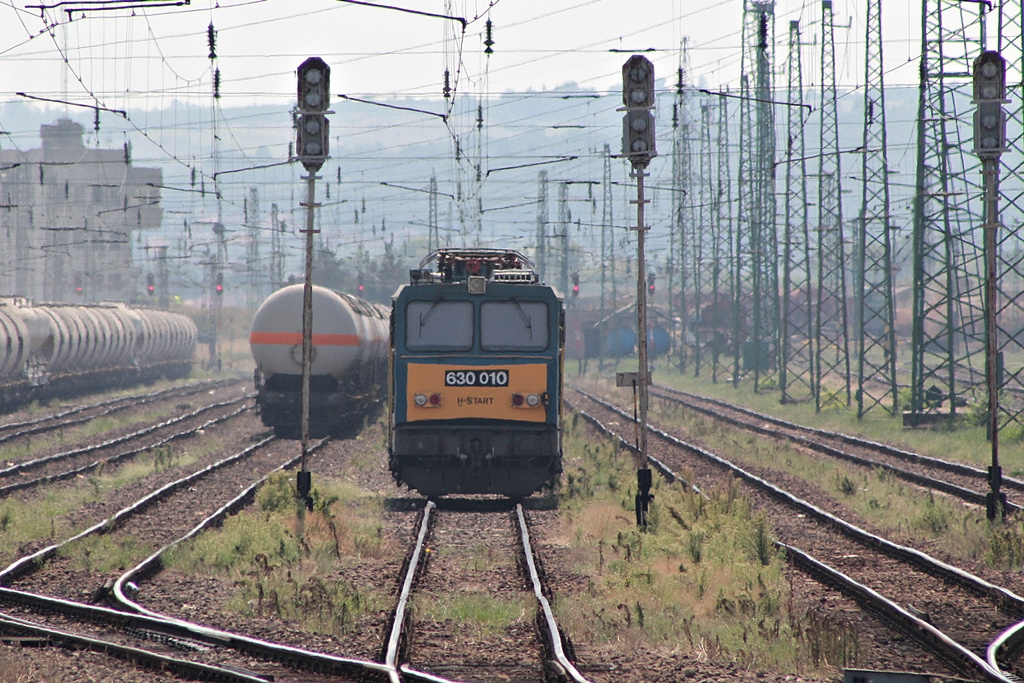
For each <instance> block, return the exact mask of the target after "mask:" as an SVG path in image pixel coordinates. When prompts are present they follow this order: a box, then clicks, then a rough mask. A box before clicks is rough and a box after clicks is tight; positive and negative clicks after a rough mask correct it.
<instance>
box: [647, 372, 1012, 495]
mask: <svg viewBox="0 0 1024 683" xmlns="http://www.w3.org/2000/svg"><path fill="white" fill-rule="evenodd" d="M650 395H651V397H652V398H658V399H661V400H663V401H666V402H669V403H671V404H675V405H680V406H685V407H686V408H687V409H688V410H692V411H695V412H698V413H701V414H703V415H706V416H708V417H711V418H713V419H715V420H719V421H723V422H727V423H728V424H730V425H733V426H734V427H739V428H741V429H745V430H749V431H752V432H755V433H758V434H763V435H765V436H769V437H772V438H776V439H782V440H786V441H789V442H790V443H793V444H796V445H798V446H800V447H803V448H807V449H810V450H813V451H815V452H817V453H820V454H823V455H826V456H829V457H833V458H838V459H841V460H845V461H847V462H851V463H854V464H856V465H862V466H865V467H871V468H878V469H881V470H885V471H886V472H889V473H891V474H893V475H895V476H897V477H899V478H900V479H903V480H904V481H907V482H910V483H912V484H915V485H918V486H924V487H927V488H929V489H932V490H935V491H941V492H942V493H944V494H947V495H951V496H954V497H956V498H959V499H960V500H963V501H965V502H967V503H970V504H972V505H979V506H985V504H986V503H985V494H986V492H987V489H988V487H989V483H988V471H987V470H983V469H981V468H978V467H974V466H972V465H967V464H964V463H959V462H952V461H949V460H943V459H941V458H934V457H930V456H927V455H922V454H920V453H914V452H911V451H908V450H905V449H901V448H897V447H895V446H892V445H889V444H884V443H879V442H876V441H871V440H868V439H863V438H860V437H857V436H853V435H850V434H844V433H842V432H836V431H831V430H827V429H818V428H814V427H806V426H804V425H799V424H796V423H793V422H789V421H787V420H783V419H781V418H777V417H774V416H772V415H766V414H764V413H759V412H756V411H754V410H750V409H748V408H744V407H741V406H737V405H734V404H731V403H729V402H727V401H722V400H719V399H713V398H708V397H705V396H699V395H697V394H692V393H689V392H684V391H680V390H678V389H672V388H670V387H664V386H658V385H655V386H652V387H650ZM1002 481H1003V486H1002V488H1003V490H1004V492H1005V493H1006V496H1007V502H1006V510H1007V512H1013V513H1019V512H1020V511H1021V510H1022V509H1024V480H1022V479H1018V478H1016V477H1011V476H1007V475H1003V480H1002Z"/></svg>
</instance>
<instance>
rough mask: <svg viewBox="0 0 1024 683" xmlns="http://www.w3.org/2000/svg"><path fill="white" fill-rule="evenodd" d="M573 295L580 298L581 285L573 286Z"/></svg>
mask: <svg viewBox="0 0 1024 683" xmlns="http://www.w3.org/2000/svg"><path fill="white" fill-rule="evenodd" d="M572 295H573V296H579V295H580V286H579V285H573V286H572Z"/></svg>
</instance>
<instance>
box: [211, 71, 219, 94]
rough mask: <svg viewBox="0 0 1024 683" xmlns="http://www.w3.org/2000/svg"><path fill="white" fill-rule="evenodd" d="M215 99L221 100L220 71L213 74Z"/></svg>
mask: <svg viewBox="0 0 1024 683" xmlns="http://www.w3.org/2000/svg"><path fill="white" fill-rule="evenodd" d="M213 99H215V100H219V99H220V69H215V70H214V72H213Z"/></svg>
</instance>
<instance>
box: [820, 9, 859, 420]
mask: <svg viewBox="0 0 1024 683" xmlns="http://www.w3.org/2000/svg"><path fill="white" fill-rule="evenodd" d="M821 10H822V18H821V103H820V106H819V108H818V111H819V113H820V122H821V126H820V135H819V153H818V188H819V189H818V225H817V229H818V230H817V232H818V297H817V302H816V306H815V335H814V336H815V355H814V378H815V391H814V397H815V407H816V408H817V409H818V410H821V409H822V408H823V407H825V406H828V405H830V404H833V403H838V404H840V405H847V406H848V405H850V347H849V336H848V333H849V332H848V330H849V328H848V323H847V312H846V292H847V288H846V265H847V264H846V254H845V243H844V231H843V211H842V201H841V197H842V183H841V176H842V168H841V159H840V150H839V113H838V107H837V104H836V65H835V36H834V29H833V21H832V19H833V14H832V0H823V1H822V3H821Z"/></svg>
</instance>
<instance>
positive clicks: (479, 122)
mask: <svg viewBox="0 0 1024 683" xmlns="http://www.w3.org/2000/svg"><path fill="white" fill-rule="evenodd" d="M483 127H484V105H482V104H478V105H476V128H477V130H480V129H482V128H483Z"/></svg>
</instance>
